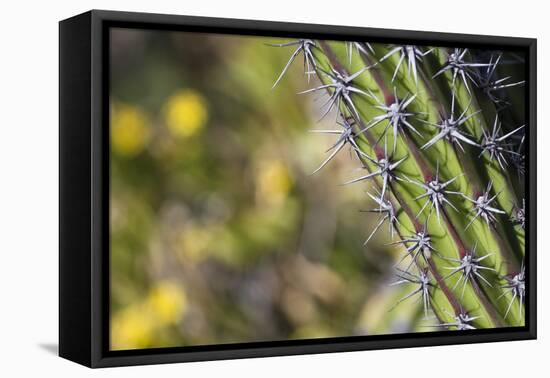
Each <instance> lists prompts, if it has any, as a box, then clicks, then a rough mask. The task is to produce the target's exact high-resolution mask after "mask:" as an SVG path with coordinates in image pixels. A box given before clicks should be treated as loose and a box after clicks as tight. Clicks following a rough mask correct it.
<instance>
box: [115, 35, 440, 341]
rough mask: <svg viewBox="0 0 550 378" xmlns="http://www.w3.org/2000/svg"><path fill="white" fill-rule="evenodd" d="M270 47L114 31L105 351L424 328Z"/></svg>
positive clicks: (383, 236)
mask: <svg viewBox="0 0 550 378" xmlns="http://www.w3.org/2000/svg"><path fill="white" fill-rule="evenodd" d="M280 42H284V40H278V39H273V38H258V37H247V36H227V35H225V36H221V35H212V34H198V33H185V32H164V31H150V30H138V29H111V44H110V46H111V51H110V56H111V83H110V84H111V93H110V101H111V110H110V111H111V116H110V135H111V160H110V165H111V181H110V185H111V193H110V199H111V201H110V203H111V205H110V206H111V208H110V217H111V222H110V227H111V238H110V240H111V244H110V261H111V263H110V268H111V272H110V284H111V287H110V294H111V295H110V298H111V312H110V317H111V322H110V330H111V333H110V338H111V340H110V342H111V348H112V349H114V350H121V349H135V348H155V347H169V346H187V345H206V344H219V343H241V342H252V341H268V340H269V341H271V340H287V339H304V338H306V339H308V338H319V337H337V336H348V335H368V334H388V333H396V332H411V331H429V330H432V328H430V327H428V326H427V325H426V324H424V323H425V320H424V319H423V314H422V308H421V307H422V306H421V304H419V303H418V302H416V301H415V298H412V299H409V300H408V301H406V302H403V303H402V304H401V305H399V306H397V307H395V308H393V309H392V307H393V306H394V304H395V303H397V301H398V300H399V299H400V298H402V297H403V296H405V295H406V294H408V293H409V292H411V291H412V290H413V289H414V288H412V287H407V286H406V285H399V286H390V285H389V284H390V283H391V282H393V281H395V277H394V276H393V271H392V266H393V265H394V264H395V262H396V261H397V260H398V259H399V258H400V257H401V256H402V255H403V251H402V250H400V248H401V247H397V246H388V245H387V243H388V242H389V241H390V240H389V239H387V236H388V232H387V227H388V225H387V224H384V225H383V230H384V231H386V232H379V233H378V234H377V235H376V237H375V238H374V239H372V240H371V242H370V243H369V244H368V245H367V246H363V243H364V241H365V239H366V238H367V236H368V235H369V234H370V232H371V230H372V229H373V227H374V226H375V225H376V224H377V223H378V222H379V220H380V219H379V218H378V216H377V215H376V214H373V213H369V212H364V210H369V209H373V208H375V207H376V204H374V203H373V202H372V201H371V200H370V199H369V197H368V196H367V195H366V193H365V189H366V188H367V184H366V183H358V184H354V185H349V186H341V185H340V184H341V183H342V182H345V181H347V180H349V179H351V178H354V177H357V176H358V175H359V174H361V173H362V172H360V171H357V169H356V168H355V167H357V166H358V165H357V164H356V163H354V162H353V161H352V160H353V156H352V155H351V154H350V153H349V151H345V152H344V151H342V152H341V153H340V154H338V156H337V158H336V159H334V160H333V161H331V162H330V163H329V165H328V166H327V167H325V168H324V169H323V170H322V171H320V172H318V173H317V174H315V175H311V172H313V171H314V170H315V169H316V168H317V167H318V166H319V165H320V164H321V162H322V161H323V160H324V159H325V158H326V156H327V155H326V150H327V149H328V148H329V147H331V146H332V144H333V143H334V142H335V140H334V137H332V136H327V135H322V134H313V133H310V132H309V130H311V129H327V128H334V123H333V122H334V115H330V116H329V117H327V118H326V121H321V122H318V119H319V116H320V114H321V113H320V111H319V106H320V105H321V104H322V103H323V98H318V99H317V100H315V96H301V95H297V92H299V91H301V90H305V89H307V88H310V87H312V86H313V85H315V84H316V83H315V82H314V79H313V78H312V81H311V82H310V83H309V84H308V80H307V78H306V77H305V76H304V74H303V66H302V60H301V57H299V59H297V60H296V62H295V64H294V65H293V66H292V67H291V69H290V70H289V72H288V73H287V76H286V77H285V79H284V80H282V81H281V82H280V83H279V84H278V85H277V87H275V88H274V89H272V86H273V84H274V82H275V80H276V79H277V77H278V75H279V74H280V72H281V70H282V69H283V67H284V65H285V64H286V62H287V61H288V59H289V57H290V55H291V54H292V52H293V51H294V49H293V48H292V47H290V48H277V47H270V46H268V45H267V43H280ZM390 309H391V310H390Z"/></svg>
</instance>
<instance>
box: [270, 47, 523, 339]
mask: <svg viewBox="0 0 550 378" xmlns="http://www.w3.org/2000/svg"><path fill="white" fill-rule="evenodd" d="M272 46H276V47H280V48H281V50H280V51H281V53H282V54H289V56H290V59H289V61H288V63H287V64H286V66H285V67H284V68H283V69H282V72H281V74H280V76H279V77H277V78H274V90H277V89H278V88H277V84H278V83H279V82H280V80H283V79H284V76H285V74H286V73H287V71H288V69H289V67H291V66H292V64H293V61H300V60H302V59H303V64H304V69H305V75H306V79H307V82H308V83H309V88H308V89H307V90H305V91H303V92H300V94H304V95H305V94H313V95H315V94H317V95H319V96H321V97H323V96H324V97H325V98H326V100H325V101H324V104H323V105H322V108H321V114H320V118H321V119H328V118H329V117H330V118H331V119H334V121H333V122H334V127H333V128H331V129H322V130H314V131H315V132H317V133H321V134H328V135H329V136H333V137H334V143H333V144H332V147H331V148H330V149H329V151H327V156H326V159H325V160H324V161H322V162H320V164H319V168H318V169H317V170H315V171H314V172H313V173H315V174H323V168H324V167H326V166H327V165H328V164H330V163H331V161H332V160H333V158H334V157H335V156H336V155H338V154H339V153H340V151H342V150H344V149H350V150H351V152H352V158H351V159H350V162H349V164H350V165H351V164H353V165H355V166H356V167H358V168H360V169H362V170H363V172H364V173H363V174H358V175H357V177H356V178H354V179H352V180H350V181H348V182H343V183H341V184H346V185H367V186H366V190H367V193H366V194H367V196H366V197H365V200H366V201H368V202H369V203H371V204H372V207H371V208H370V210H369V211H371V212H374V213H377V214H378V216H379V220H378V223H377V224H376V226H375V228H374V229H373V230H370V231H368V233H367V235H366V242H365V244H366V245H367V248H368V244H369V243H371V242H372V237H373V235H374V234H375V233H377V232H385V231H386V230H388V229H389V236H390V237H391V238H392V239H393V240H392V244H395V245H401V246H402V247H403V248H402V253H403V255H402V258H400V259H398V260H399V261H398V262H397V265H396V267H395V274H396V279H395V280H394V281H393V283H392V285H400V284H408V285H410V288H411V290H410V291H406V295H405V296H402V297H401V298H399V299H398V300H397V301H396V303H395V304H394V306H405V305H406V304H407V303H412V302H414V298H415V297H416V299H417V300H419V301H420V303H422V307H423V308H422V310H423V313H424V316H426V317H428V316H431V314H432V312H433V314H435V317H436V318H437V322H434V323H433V324H432V325H433V328H434V329H454V330H468V329H478V328H495V327H507V326H522V325H524V309H523V306H524V303H523V302H524V298H525V291H526V287H525V270H524V264H523V261H524V254H525V234H524V232H525V231H524V229H525V204H524V202H525V201H524V198H525V197H524V196H525V183H524V181H525V179H524V149H525V147H524V145H525V144H524V138H525V127H526V126H525V125H524V124H523V122H524V118H525V117H524V114H523V113H524V106H525V104H524V97H525V96H524V90H525V88H524V85H523V84H524V77H523V76H524V62H523V58H522V56H520V55H517V54H514V53H510V52H503V51H487V50H471V49H466V48H448V47H432V46H412V45H386V44H379V43H367V42H344V41H322V40H310V39H302V40H296V41H290V42H284V43H280V44H274V45H272ZM287 49H288V50H287ZM298 63H301V62H298ZM313 137H314V136H312V138H313ZM342 190H345V188H342ZM385 224H386V225H387V226H389V228H387V227H386V225H385ZM388 310H390V308H388Z"/></svg>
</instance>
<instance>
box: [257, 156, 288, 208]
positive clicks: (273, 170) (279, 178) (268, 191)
mask: <svg viewBox="0 0 550 378" xmlns="http://www.w3.org/2000/svg"><path fill="white" fill-rule="evenodd" d="M291 188H292V179H291V177H290V173H289V172H288V169H287V168H286V166H285V164H284V163H283V162H282V161H280V160H268V161H264V162H262V163H261V164H260V166H259V169H258V175H257V178H256V196H257V198H258V200H259V201H261V202H267V203H270V204H273V203H280V202H281V201H282V200H284V199H285V198H286V197H287V195H288V193H289V192H290V190H291Z"/></svg>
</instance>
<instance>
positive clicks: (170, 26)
mask: <svg viewBox="0 0 550 378" xmlns="http://www.w3.org/2000/svg"><path fill="white" fill-rule="evenodd" d="M114 26H116V27H127V28H140V29H156V30H181V31H194V32H210V33H223V34H239V35H265V36H276V37H308V38H320V39H333V40H338V39H347V40H361V39H365V38H368V39H369V40H370V41H373V42H377V41H386V42H398V41H406V42H407V43H409V44H413V43H414V44H423V45H438V46H454V45H457V44H459V45H461V46H468V47H477V48H483V47H498V48H500V49H511V48H513V49H516V50H523V51H525V52H526V56H527V62H526V67H527V69H528V73H527V77H528V80H527V99H526V103H527V112H528V114H527V116H528V122H527V124H528V130H527V139H528V148H527V156H526V158H527V162H528V165H527V173H526V181H527V189H526V193H527V194H528V195H527V198H526V207H527V209H528V211H527V212H528V222H527V228H526V230H527V231H526V232H527V235H528V237H527V240H526V277H527V282H528V290H527V296H526V306H525V310H526V325H525V326H524V327H513V328H496V329H486V330H472V331H463V332H460V333H457V332H454V331H441V332H426V333H411V334H399V335H377V336H354V337H338V338H329V339H314V340H293V341H273V342H253V343H242V344H222V345H207V346H192V347H176V348H156V349H141V350H128V351H110V350H109V348H108V346H109V344H108V340H109V339H108V338H109V333H108V325H109V300H108V299H109V282H108V280H109V277H108V271H109V265H108V264H109V258H108V257H109V243H108V241H109V219H108V209H109V200H108V199H109V156H108V153H109V149H108V147H107V146H108V142H109V135H108V121H109V117H108V96H109V60H108V54H107V52H108V47H109V39H108V29H109V28H110V27H114ZM59 44H60V50H59V78H60V79H59V80H60V81H59V88H60V97H59V125H60V126H59V127H60V134H59V138H60V139H59V159H60V160H59V172H60V175H59V180H60V181H59V186H60V191H59V203H60V205H59V206H60V207H59V212H60V224H59V354H60V356H61V357H64V358H67V359H69V360H72V361H75V362H77V363H80V364H83V365H86V366H89V367H109V366H119V365H137V364H156V363H169V362H185V361H201V360H218V359H232V358H248V357H264V356H279V355H296V354H309V353H326V352H344V351H357V350H370V349H386V348H406V347H419V346H434V345H448V344H459V343H461V344H467V343H481V342H496V341H511V340H525V339H535V338H536V334H537V331H536V330H537V318H536V312H537V311H536V305H537V304H536V292H537V285H536V83H537V77H536V62H537V53H536V39H529V38H511V37H497V36H485V35H467V34H449V33H434V32H418V31H405V30H385V29H372V28H358V27H343V26H328V25H313V24H296V23H283V22H267V21H251V20H236V19H223V18H204V17H189V16H175V15H162V14H145V13H128V12H113V11H102V10H92V11H89V12H86V13H84V14H81V15H78V16H75V17H72V18H69V19H66V20H63V21H61V22H60V24H59Z"/></svg>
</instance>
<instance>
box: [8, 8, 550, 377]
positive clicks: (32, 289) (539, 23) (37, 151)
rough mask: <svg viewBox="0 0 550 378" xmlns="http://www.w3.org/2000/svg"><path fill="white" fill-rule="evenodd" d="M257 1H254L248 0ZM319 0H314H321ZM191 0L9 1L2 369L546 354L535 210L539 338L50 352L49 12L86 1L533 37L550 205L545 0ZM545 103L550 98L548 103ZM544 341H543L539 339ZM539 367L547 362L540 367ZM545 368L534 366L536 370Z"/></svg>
mask: <svg viewBox="0 0 550 378" xmlns="http://www.w3.org/2000/svg"><path fill="white" fill-rule="evenodd" d="M254 3H255V6H253V4H254ZM318 3H319V4H320V3H321V1H318ZM324 3H325V4H326V5H324V7H323V8H320V7H318V6H317V5H315V3H314V2H313V1H309V0H308V1H304V0H301V1H299V0H275V1H256V2H251V1H245V0H225V1H224V0H219V1H215V0H194V1H184V0H177V1H139V0H132V1H122V0H120V1H119V0H115V1H113V0H111V1H105V0H96V1H89V0H85V1H75V2H70V3H69V2H67V3H66V4H62V3H61V2H57V3H56V2H38V1H37V2H35V3H34V4H33V3H32V2H29V1H18V2H15V1H9V2H5V3H4V6H3V11H2V20H1V22H0V28H1V33H0V51H1V52H2V53H1V56H0V75H1V76H0V78H1V79H0V96H2V100H0V101H1V104H2V105H0V222H2V224H1V231H0V361H1V362H0V375H2V376H4V377H18V376H32V375H31V374H33V373H34V374H35V375H39V374H42V375H48V376H49V375H53V374H60V375H66V376H70V377H81V376H82V377H84V376H99V375H102V376H109V377H111V376H113V377H114V376H116V377H126V376H128V377H148V376H151V375H156V376H163V377H172V376H173V377H176V376H177V377H185V376H198V375H200V376H212V377H214V376H215V377H227V376H233V375H237V374H239V375H242V376H245V377H258V376H262V377H271V376H273V377H276V376H283V375H290V376H295V375H297V374H308V375H311V376H315V377H324V376H326V377H334V376H363V377H369V376H370V377H379V376H382V377H384V376H401V377H417V376H418V377H430V376H436V375H437V376H442V377H445V378H451V377H465V376H467V377H474V376H481V375H482V374H490V375H491V376H504V375H506V376H509V377H521V376H529V373H530V372H531V373H534V372H536V371H537V370H542V368H543V367H544V366H549V357H548V356H549V353H548V350H550V342H549V341H548V337H549V336H550V334H549V333H550V331H549V327H548V324H547V323H546V322H545V320H546V319H545V315H546V316H548V300H544V299H545V298H543V295H546V299H547V298H548V296H547V295H548V294H547V293H548V290H547V289H548V286H549V279H548V276H545V275H544V274H542V273H544V272H545V270H546V268H548V262H549V259H548V258H547V253H548V252H549V250H548V246H549V244H548V243H547V242H545V241H544V239H543V238H544V237H545V236H547V235H546V234H545V233H546V232H548V231H547V230H548V229H547V227H548V221H545V219H544V218H543V217H540V216H539V226H538V228H539V254H538V256H539V282H538V288H539V300H538V301H539V340H538V341H529V342H513V343H496V344H485V345H464V346H452V347H436V348H416V349H404V350H393V351H375V352H356V353H343V354H342V353H340V354H325V355H315V356H305V357H283V358H268V359H254V360H238V361H225V362H208V363H194V364H176V365H164V366H154V367H151V366H148V367H134V368H120V369H108V370H103V371H92V370H88V369H85V368H82V367H79V366H77V365H75V364H73V363H71V362H68V361H65V360H62V359H60V358H58V357H56V356H54V354H53V352H51V350H52V348H55V344H56V343H57V245H58V238H57V222H58V215H57V190H58V184H57V179H58V176H57V174H58V169H57V148H58V141H57V138H58V134H57V61H58V60H57V56H58V44H57V30H58V29H57V21H58V20H61V19H63V18H67V17H70V16H72V15H74V14H77V13H80V12H83V11H86V10H88V9H90V8H98V9H114V10H133V11H148V12H159V13H179V14H189V15H203V16H221V17H234V18H250V19H265V20H277V21H296V22H310V23H326V24H342V25H344V24H346V25H356V26H372V27H383V28H398V29H417V30H430V31H442V32H464V33H479V34H495V35H510V36H524V37H536V38H538V39H539V45H538V47H539V60H538V66H539V72H538V75H539V77H538V87H539V95H538V97H539V101H538V104H539V109H540V110H539V116H538V124H539V130H538V133H539V139H540V140H541V141H542V142H541V143H539V153H538V162H539V167H540V169H539V174H538V175H539V201H540V202H539V215H540V214H542V213H543V212H545V211H550V207H549V201H547V200H546V199H545V196H546V195H547V194H548V186H549V180H550V175H546V174H545V172H547V170H546V168H547V165H546V164H549V163H550V158H549V154H548V153H547V152H546V150H547V149H548V147H547V145H546V143H545V142H544V141H546V139H547V138H548V140H549V141H550V131H549V130H550V128H549V127H548V125H546V123H545V121H547V119H548V118H547V117H545V110H547V109H546V108H545V106H544V105H545V103H546V101H545V100H547V99H546V98H545V96H544V94H543V90H544V89H545V88H546V86H547V85H550V82H549V79H548V78H549V76H548V75H546V74H545V72H544V70H545V68H546V67H548V66H549V64H550V62H549V61H548V60H547V59H545V58H546V56H545V55H546V54H547V51H548V50H547V49H548V40H549V38H550V27H549V23H550V21H549V20H548V17H547V16H548V10H545V9H544V6H543V4H544V2H542V1H533V0H524V1H513V2H512V1H504V0H502V1H499V2H493V3H494V5H490V4H489V2H484V1H480V0H460V1H453V2H444V1H437V0H434V1H414V0H393V1H377V2H375V1H369V0H364V1H358V0H355V1H354V0H338V1H331V2H328V1H326V0H325V1H324ZM546 105H547V104H546ZM545 349H546V350H545ZM542 374H545V373H542ZM534 376H541V374H540V373H539V374H534Z"/></svg>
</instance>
